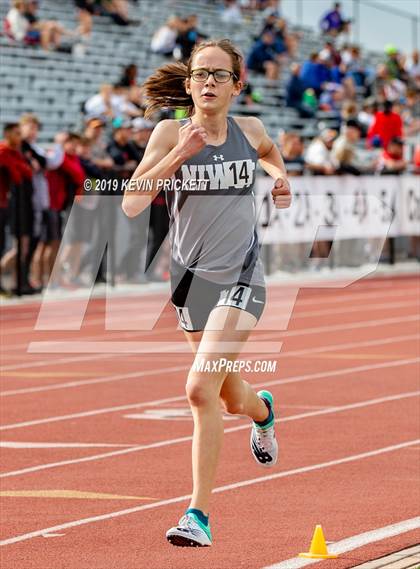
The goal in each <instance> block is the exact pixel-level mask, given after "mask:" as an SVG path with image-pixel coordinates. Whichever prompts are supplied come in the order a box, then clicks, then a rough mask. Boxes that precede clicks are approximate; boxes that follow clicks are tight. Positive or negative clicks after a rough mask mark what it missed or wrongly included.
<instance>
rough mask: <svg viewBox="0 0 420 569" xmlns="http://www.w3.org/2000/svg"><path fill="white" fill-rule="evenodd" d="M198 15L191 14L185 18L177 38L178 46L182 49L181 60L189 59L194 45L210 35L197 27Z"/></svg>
mask: <svg viewBox="0 0 420 569" xmlns="http://www.w3.org/2000/svg"><path fill="white" fill-rule="evenodd" d="M197 25H198V17H197V15H196V14H190V15H189V16H187V17H186V18H185V19H184V28H183V29H182V31H180V32H179V33H178V37H177V40H176V43H177V46H178V47H179V49H180V50H181V60H182V61H187V60H188V59H189V57H190V55H191V52H192V50H193V49H194V46H195V45H196V44H197V43H199V42H200V41H202V40H203V39H205V38H207V37H208V36H207V35H205V34H203V33H202V32H199V31H198V29H197Z"/></svg>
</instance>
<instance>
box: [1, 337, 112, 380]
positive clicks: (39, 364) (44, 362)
mask: <svg viewBox="0 0 420 569" xmlns="http://www.w3.org/2000/svg"><path fill="white" fill-rule="evenodd" d="M22 346H24V347H27V346H28V342H26V343H25V344H22ZM26 355H28V356H36V355H37V354H27V353H23V354H20V357H21V359H22V358H23V357H24V356H26ZM114 357H115V354H109V355H106V354H98V355H97V356H73V357H67V358H59V359H53V358H50V359H48V360H42V361H35V362H28V363H21V364H10V365H6V366H2V367H1V368H0V372H1V373H4V372H5V371H11V370H17V369H25V368H31V369H32V368H35V367H42V366H46V365H54V364H69V363H74V362H85V361H89V360H99V359H101V360H102V359H104V358H114Z"/></svg>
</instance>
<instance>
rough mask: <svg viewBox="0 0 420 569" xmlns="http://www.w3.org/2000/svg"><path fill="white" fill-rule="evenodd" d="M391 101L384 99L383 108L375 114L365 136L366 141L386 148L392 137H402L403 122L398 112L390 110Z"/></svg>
mask: <svg viewBox="0 0 420 569" xmlns="http://www.w3.org/2000/svg"><path fill="white" fill-rule="evenodd" d="M392 106H393V105H392V102H391V101H385V103H384V110H383V111H379V112H377V113H376V114H375V118H374V120H373V122H372V125H371V126H370V128H369V130H368V133H367V138H368V143H369V144H370V145H371V146H373V145H376V146H377V145H378V142H379V145H380V146H381V147H382V148H387V147H388V144H389V143H390V142H391V140H392V139H393V138H402V137H403V122H402V119H401V117H400V115H399V114H398V113H395V112H394V111H393V110H392Z"/></svg>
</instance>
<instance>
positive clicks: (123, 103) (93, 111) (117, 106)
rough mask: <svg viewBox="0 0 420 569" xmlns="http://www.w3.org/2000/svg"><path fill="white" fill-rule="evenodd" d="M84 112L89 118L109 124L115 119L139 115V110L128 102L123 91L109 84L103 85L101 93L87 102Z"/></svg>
mask: <svg viewBox="0 0 420 569" xmlns="http://www.w3.org/2000/svg"><path fill="white" fill-rule="evenodd" d="M84 111H85V113H86V116H87V117H88V118H93V117H99V118H100V119H101V120H103V121H108V122H111V121H112V120H113V119H115V118H124V117H128V116H138V115H139V109H138V108H136V107H135V105H133V104H132V103H130V102H129V101H128V100H127V96H126V94H125V93H124V92H123V90H121V88H119V87H113V86H112V85H109V84H103V85H101V87H100V90H99V93H98V94H96V95H93V96H92V97H90V98H89V99H88V100H87V101H86V103H85V104H84Z"/></svg>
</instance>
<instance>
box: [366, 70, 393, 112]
mask: <svg viewBox="0 0 420 569" xmlns="http://www.w3.org/2000/svg"><path fill="white" fill-rule="evenodd" d="M389 81H390V78H389V75H388V70H387V68H386V65H384V64H383V63H380V64H379V65H377V67H376V71H375V76H374V78H373V81H372V82H371V85H370V90H371V93H372V97H374V98H375V99H376V100H377V101H378V103H383V102H384V101H385V100H386V95H385V87H386V86H387V85H388V83H389Z"/></svg>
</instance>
